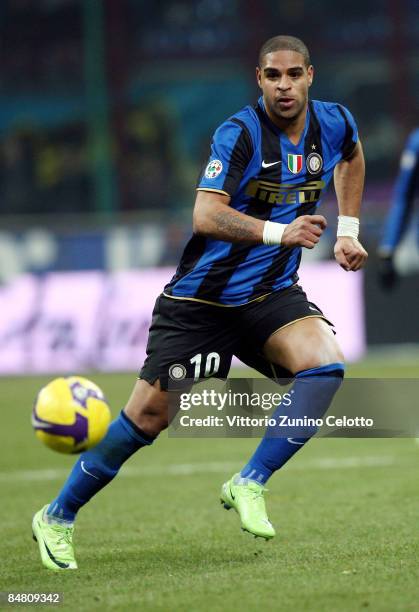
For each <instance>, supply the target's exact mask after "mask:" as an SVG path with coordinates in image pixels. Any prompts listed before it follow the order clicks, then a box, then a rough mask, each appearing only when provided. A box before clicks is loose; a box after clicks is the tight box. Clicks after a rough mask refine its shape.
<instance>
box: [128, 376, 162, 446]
mask: <svg viewBox="0 0 419 612" xmlns="http://www.w3.org/2000/svg"><path fill="white" fill-rule="evenodd" d="M124 412H125V414H126V415H127V416H128V417H129V418H130V419H131V421H132V422H133V423H135V425H137V427H139V428H140V429H142V430H143V431H144V432H145V433H146V434H148V435H150V436H157V435H158V434H159V433H160V432H161V431H162V430H163V429H166V427H167V425H168V400H167V392H166V391H161V390H160V383H159V381H158V380H157V381H156V382H155V383H154V385H150V384H149V383H148V382H147V381H145V380H137V382H136V384H135V387H134V389H133V392H132V394H131V397H130V398H129V400H128V403H127V405H126V407H125V409H124Z"/></svg>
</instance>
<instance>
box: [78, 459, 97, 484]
mask: <svg viewBox="0 0 419 612" xmlns="http://www.w3.org/2000/svg"><path fill="white" fill-rule="evenodd" d="M80 467H81V469H82V470H83V472H84V473H85V474H88V475H89V476H92V477H93V478H96V480H100V478H98V477H97V476H95V475H94V474H92V473H91V472H88V471H87V470H86V468H85V467H84V461H82V462H81V463H80Z"/></svg>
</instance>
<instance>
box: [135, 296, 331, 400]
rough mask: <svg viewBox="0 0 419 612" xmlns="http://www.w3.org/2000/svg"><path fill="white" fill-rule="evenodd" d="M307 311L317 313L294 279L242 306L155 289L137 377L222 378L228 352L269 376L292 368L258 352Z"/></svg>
mask: <svg viewBox="0 0 419 612" xmlns="http://www.w3.org/2000/svg"><path fill="white" fill-rule="evenodd" d="M308 317H321V318H323V319H325V320H326V321H327V322H328V323H329V324H330V325H332V324H331V323H330V322H329V321H328V320H327V319H326V318H325V316H324V315H323V313H322V311H321V310H320V308H318V307H317V306H316V305H315V304H313V303H312V302H309V301H308V299H307V296H306V294H305V293H304V291H303V290H302V288H301V287H300V286H299V285H293V286H292V287H288V288H287V289H282V290H280V291H275V292H273V293H271V294H269V295H268V296H266V297H264V298H263V299H260V300H255V301H254V302H250V303H249V304H244V305H243V306H234V307H222V306H214V305H211V304H205V303H202V302H197V301H192V300H179V299H173V298H169V297H166V296H164V295H160V296H159V297H158V298H157V301H156V304H155V307H154V310H153V318H152V322H151V327H150V331H149V337H148V343H147V358H146V360H145V362H144V365H143V367H142V369H141V372H140V374H139V377H140V378H142V379H144V380H146V381H147V382H149V383H150V384H153V383H154V382H155V381H156V380H157V379H159V380H160V385H161V389H162V390H167V388H168V384H169V380H170V379H171V380H173V381H175V382H180V381H182V380H184V379H187V380H195V381H198V380H202V379H205V378H211V377H213V376H215V377H217V378H227V376H228V372H229V370H230V365H231V360H232V357H233V355H236V356H237V357H238V358H239V359H240V360H241V361H243V362H244V363H245V364H246V365H248V366H250V367H252V368H254V369H256V370H258V371H259V372H261V373H262V374H264V375H265V376H267V377H269V378H289V377H291V376H292V375H291V373H290V372H289V371H287V370H285V369H284V368H280V367H278V366H277V365H275V366H274V365H273V364H271V363H270V362H268V361H267V360H266V359H265V357H264V356H263V346H264V344H265V342H266V340H267V339H268V338H269V337H270V336H271V335H272V334H273V333H274V332H276V331H278V330H279V329H280V328H282V327H284V326H286V325H289V324H290V323H293V322H294V321H298V320H299V319H305V318H308Z"/></svg>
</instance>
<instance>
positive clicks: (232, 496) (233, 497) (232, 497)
mask: <svg viewBox="0 0 419 612" xmlns="http://www.w3.org/2000/svg"><path fill="white" fill-rule="evenodd" d="M229 489H230V495H231V499H236V498H235V496H234V495H233V491H232V490H231V487H229Z"/></svg>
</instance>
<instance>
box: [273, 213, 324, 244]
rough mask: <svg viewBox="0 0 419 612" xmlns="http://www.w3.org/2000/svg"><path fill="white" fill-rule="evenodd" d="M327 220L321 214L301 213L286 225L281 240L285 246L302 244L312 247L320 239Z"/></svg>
mask: <svg viewBox="0 0 419 612" xmlns="http://www.w3.org/2000/svg"><path fill="white" fill-rule="evenodd" d="M326 226H327V222H326V219H325V218H324V217H323V216H322V215H303V216H302V217H297V219H294V221H292V222H291V223H290V224H289V225H287V227H286V229H285V231H284V233H283V235H282V240H281V245H284V246H286V247H295V246H303V247H306V249H312V248H313V247H314V246H315V245H316V244H317V243H318V241H319V240H320V236H321V235H322V234H323V231H324V230H325V229H326Z"/></svg>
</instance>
